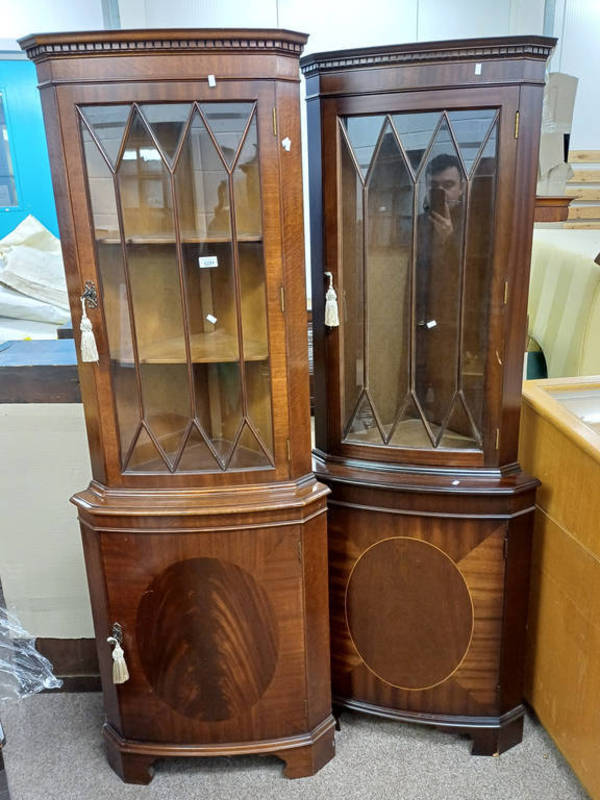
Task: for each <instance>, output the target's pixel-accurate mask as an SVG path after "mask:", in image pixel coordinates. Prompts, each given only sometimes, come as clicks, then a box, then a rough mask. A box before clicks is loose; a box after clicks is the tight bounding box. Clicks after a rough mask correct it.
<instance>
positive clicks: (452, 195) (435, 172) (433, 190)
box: [423, 153, 463, 241]
mask: <svg viewBox="0 0 600 800" xmlns="http://www.w3.org/2000/svg"><path fill="white" fill-rule="evenodd" d="M462 198H463V180H462V177H461V174H460V165H459V161H458V158H456V156H451V155H447V154H445V153H443V154H442V155H439V156H436V157H435V158H434V159H433V160H432V161H431V163H430V164H429V165H428V167H427V199H426V201H425V203H424V204H423V209H424V211H425V213H426V214H428V215H429V219H430V220H431V223H432V226H433V233H434V235H435V236H436V237H439V238H440V239H442V240H444V241H445V240H446V239H448V237H449V236H451V235H452V234H453V233H454V232H455V230H456V225H455V222H456V216H457V211H458V212H459V213H460V214H461V215H462V207H461V206H462ZM459 207H460V210H459Z"/></svg>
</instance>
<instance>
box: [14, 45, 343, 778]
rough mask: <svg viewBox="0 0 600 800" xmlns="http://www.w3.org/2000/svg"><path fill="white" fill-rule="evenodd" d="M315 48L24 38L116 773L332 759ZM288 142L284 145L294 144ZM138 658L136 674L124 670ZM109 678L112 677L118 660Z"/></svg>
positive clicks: (298, 771) (291, 773)
mask: <svg viewBox="0 0 600 800" xmlns="http://www.w3.org/2000/svg"><path fill="white" fill-rule="evenodd" d="M305 41H306V37H305V36H304V35H303V34H296V33H292V32H282V31H269V30H264V31H259V30H234V31H225V30H200V31H193V30H186V31H179V30H167V31H151V32H149V31H125V32H123V31H119V32H104V31H102V32H91V33H81V34H75V33H74V34H48V35H39V36H32V37H27V38H26V39H24V40H22V42H21V45H22V47H23V48H24V49H26V50H27V53H28V55H29V56H30V58H32V59H33V60H34V61H35V62H36V65H37V69H38V76H39V80H40V89H41V92H42V99H43V108H44V114H45V120H46V126H47V132H48V139H49V149H50V154H51V161H52V171H53V181H54V188H55V194H56V198H57V207H58V211H59V225H60V230H61V240H62V245H63V255H64V260H65V269H66V272H67V280H68V287H69V296H70V302H71V311H72V316H73V320H74V323H75V324H74V328H75V330H76V345H77V348H78V350H80V352H81V349H80V348H81V337H80V335H79V322H80V319H81V318H82V316H83V311H84V310H85V314H86V316H87V317H88V318H89V320H90V322H91V325H92V329H93V332H94V336H95V341H96V345H97V349H98V361H97V362H95V363H87V362H85V361H84V360H81V359H80V365H79V367H80V376H81V383H82V397H83V402H84V406H85V410H86V423H87V428H88V438H89V444H90V451H91V455H92V466H93V478H94V479H93V481H92V483H91V484H90V486H89V487H88V488H87V489H85V490H83V491H82V492H79V493H78V494H76V495H75V496H74V497H73V498H72V499H73V502H74V503H75V505H76V506H77V508H78V512H79V519H80V524H81V530H82V537H83V543H84V553H85V557H86V567H87V571H88V580H89V586H90V596H91V600H92V606H93V616H94V624H95V630H96V640H97V647H98V653H99V659H100V665H101V675H102V681H103V689H104V697H105V709H106V717H107V721H106V724H105V726H104V738H105V743H106V747H107V754H108V760H109V763H110V764H111V766H112V767H113V769H115V771H116V772H117V773H118V774H119V775H120V776H121V777H122V778H123V780H125V781H128V782H133V783H147V782H148V781H149V780H150V779H151V767H152V763H153V762H154V761H155V760H156V759H157V758H162V757H167V756H211V755H235V754H244V753H273V754H275V755H278V756H279V757H280V758H281V759H282V760H284V761H285V762H286V764H287V766H286V770H285V774H286V775H287V776H288V777H301V776H305V775H310V774H313V773H314V772H315V771H316V770H318V769H319V768H320V767H321V766H322V765H323V764H324V763H326V762H327V761H328V760H329V759H330V758H331V757H332V755H333V718H332V716H331V695H330V684H329V653H328V638H327V597H328V593H327V562H326V534H325V522H326V519H325V512H326V502H325V498H326V495H327V494H328V491H329V490H328V489H327V487H325V486H324V485H322V484H320V483H318V482H317V481H316V479H315V477H314V474H313V473H312V472H311V464H310V453H309V444H308V443H309V431H310V424H309V405H308V363H307V348H306V347H302V345H301V343H302V341H303V339H304V336H305V330H306V318H305V313H306V312H305V307H304V302H303V297H304V291H305V290H304V277H303V276H304V271H303V248H302V237H301V231H302V216H301V197H302V189H301V178H300V125H299V114H298V83H299V77H298V57H299V55H300V53H301V51H302V47H303V45H304V43H305ZM282 140H286V145H287V142H288V141H289V143H290V146H289V147H287V146H286V147H283V146H282V144H281V142H282ZM123 661H124V663H123ZM113 662H114V664H115V665H116V666H113Z"/></svg>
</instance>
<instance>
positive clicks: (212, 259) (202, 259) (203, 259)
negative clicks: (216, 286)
mask: <svg viewBox="0 0 600 800" xmlns="http://www.w3.org/2000/svg"><path fill="white" fill-rule="evenodd" d="M198 266H199V267H200V269H211V268H212V267H218V266H219V259H218V258H217V257H216V256H199V257H198Z"/></svg>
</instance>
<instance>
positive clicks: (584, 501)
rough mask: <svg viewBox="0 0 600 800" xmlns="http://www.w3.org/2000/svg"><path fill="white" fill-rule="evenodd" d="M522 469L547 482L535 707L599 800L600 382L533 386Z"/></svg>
mask: <svg viewBox="0 0 600 800" xmlns="http://www.w3.org/2000/svg"><path fill="white" fill-rule="evenodd" d="M519 460H520V463H521V466H522V467H523V468H524V469H526V470H527V471H531V472H532V473H533V474H534V475H537V476H538V477H539V478H540V480H541V482H542V485H541V488H540V489H538V493H537V509H536V523H535V534H534V548H533V561H532V565H533V569H532V589H531V600H530V613H529V659H528V670H527V674H528V677H527V682H526V697H527V699H528V700H529V702H530V703H531V705H532V706H533V708H534V709H535V711H536V713H537V715H538V716H539V718H540V720H541V722H542V724H543V725H544V727H545V728H546V729H547V730H548V732H549V733H550V735H551V736H552V738H553V739H554V741H555V742H556V744H557V746H558V747H559V749H560V750H561V751H562V753H563V755H564V756H565V758H566V759H567V761H568V762H569V763H570V765H571V767H572V768H573V770H574V771H575V773H576V774H577V776H578V778H579V779H580V781H581V782H582V784H583V785H584V786H585V788H586V789H587V791H588V792H589V794H590V796H591V797H592V798H600V759H599V758H598V743H599V742H600V714H599V713H598V700H599V697H600V524H599V521H600V376H595V377H589V378H586V377H583V378H582V377H579V378H557V379H551V380H541V381H529V382H526V383H525V384H524V392H523V407H522V416H521V441H520V450H519Z"/></svg>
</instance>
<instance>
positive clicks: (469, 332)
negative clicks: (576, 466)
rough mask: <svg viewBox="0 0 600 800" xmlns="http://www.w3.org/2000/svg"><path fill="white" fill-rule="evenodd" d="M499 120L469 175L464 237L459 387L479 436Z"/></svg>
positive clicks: (491, 261)
mask: <svg viewBox="0 0 600 800" xmlns="http://www.w3.org/2000/svg"><path fill="white" fill-rule="evenodd" d="M497 131H498V123H497V122H496V123H495V124H494V127H493V129H492V132H491V134H490V136H489V138H488V140H487V142H486V144H485V147H484V149H483V152H482V154H481V157H480V159H479V161H478V162H477V163H476V164H475V166H474V170H473V176H472V179H471V189H470V201H469V228H468V231H467V240H466V263H465V288H464V312H463V344H462V387H463V393H464V398H465V402H466V405H467V407H468V409H469V411H470V413H471V416H472V418H473V420H474V423H475V428H476V431H477V435H478V438H480V437H481V431H482V428H483V399H484V387H485V363H486V358H487V347H488V344H487V342H488V328H489V315H490V308H489V296H490V284H491V280H492V271H493V266H494V263H493V262H494V249H493V248H494V242H493V229H494V215H495V198H496V181H497V169H498V160H497V159H498V156H497Z"/></svg>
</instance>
